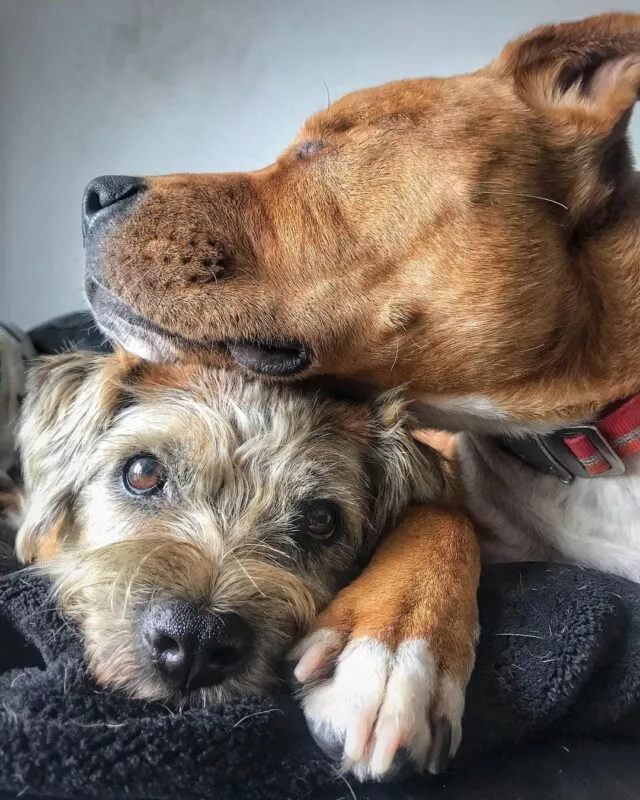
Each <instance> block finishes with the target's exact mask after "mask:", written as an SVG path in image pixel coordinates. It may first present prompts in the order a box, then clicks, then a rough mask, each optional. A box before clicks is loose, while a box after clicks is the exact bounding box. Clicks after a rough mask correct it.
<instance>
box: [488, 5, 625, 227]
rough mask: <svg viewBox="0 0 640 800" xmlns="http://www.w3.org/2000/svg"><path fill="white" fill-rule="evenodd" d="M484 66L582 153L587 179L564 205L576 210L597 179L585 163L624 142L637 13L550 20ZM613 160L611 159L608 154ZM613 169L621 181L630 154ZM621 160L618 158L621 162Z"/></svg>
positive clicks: (588, 199) (555, 138)
mask: <svg viewBox="0 0 640 800" xmlns="http://www.w3.org/2000/svg"><path fill="white" fill-rule="evenodd" d="M489 70H490V71H491V72H492V73H493V74H496V75H499V76H500V77H501V78H506V79H507V80H509V81H511V82H512V83H513V85H514V88H515V90H516V92H517V94H518V95H519V96H520V98H521V99H522V100H524V102H525V103H527V104H528V105H529V106H531V107H532V108H533V109H535V110H537V111H539V112H542V114H543V119H544V120H545V122H546V128H547V133H548V134H549V135H550V136H551V137H552V143H553V144H554V145H556V146H559V147H561V148H564V149H565V152H564V157H565V158H569V159H570V155H568V153H570V151H571V148H577V150H578V151H579V153H580V155H581V157H582V158H583V159H584V157H585V156H586V159H585V160H583V162H582V163H581V165H580V168H581V170H582V171H583V172H584V171H585V164H586V165H587V168H586V171H587V175H586V179H587V181H591V183H592V185H591V186H589V185H588V184H586V185H585V186H583V188H582V189H580V190H578V191H576V192H574V193H573V194H572V197H571V198H570V202H568V203H567V204H568V205H569V206H570V210H571V211H575V210H576V208H577V210H578V213H580V212H581V209H580V208H579V206H580V204H581V202H584V203H587V204H588V203H591V204H592V203H593V196H594V190H597V187H596V186H594V185H593V184H594V183H595V182H596V180H597V177H596V175H595V173H594V175H593V176H591V175H589V173H588V162H589V161H591V160H593V161H596V160H597V161H599V162H600V163H599V164H594V166H596V167H598V168H599V167H600V165H601V163H602V162H603V160H604V159H606V158H607V151H609V150H610V149H611V147H612V146H614V145H616V144H618V145H621V144H626V142H624V139H625V136H626V132H627V125H628V121H629V118H630V114H631V111H632V109H633V106H634V104H635V102H636V100H637V99H638V91H639V90H640V14H602V15H600V16H597V17H590V18H588V19H584V20H581V21H579V22H572V23H566V24H561V25H547V26H543V27H541V28H537V29H535V30H534V31H532V32H531V33H529V34H527V35H525V36H523V37H521V38H520V39H517V40H515V41H514V42H511V43H510V44H508V45H507V46H506V47H505V48H504V50H503V51H502V53H501V54H500V55H499V56H498V58H497V59H496V60H495V61H494V62H493V63H492V64H491V65H490V66H489ZM609 161H611V158H609ZM615 161H616V163H615V165H613V167H612V169H614V170H616V174H614V175H613V176H610V175H607V176H606V179H607V180H611V178H613V180H619V179H623V178H625V177H626V176H628V175H630V174H631V159H630V156H629V153H628V152H627V151H626V150H624V152H622V153H618V157H617V158H616V160H615ZM619 161H623V162H624V163H623V164H620V163H618V162H619Z"/></svg>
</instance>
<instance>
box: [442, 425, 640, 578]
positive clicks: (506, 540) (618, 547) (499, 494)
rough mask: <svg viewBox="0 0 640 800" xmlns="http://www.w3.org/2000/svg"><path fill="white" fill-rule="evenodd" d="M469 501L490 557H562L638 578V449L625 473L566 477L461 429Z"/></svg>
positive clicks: (461, 456)
mask: <svg viewBox="0 0 640 800" xmlns="http://www.w3.org/2000/svg"><path fill="white" fill-rule="evenodd" d="M457 438H458V442H457V444H458V455H459V461H460V465H461V468H462V475H463V481H464V486H465V490H466V498H467V507H468V509H469V511H470V513H471V514H472V516H473V518H474V520H475V522H476V524H477V526H478V529H479V531H480V533H481V543H482V549H483V556H484V559H485V561H529V560H534V561H560V562H565V563H570V564H578V565H580V566H584V567H593V568H595V569H601V570H604V571H606V572H611V573H614V574H616V575H621V576H623V577H625V578H629V579H631V580H633V581H637V582H640V457H639V456H637V455H636V456H633V457H632V458H630V459H628V460H627V461H626V469H627V471H626V473H625V474H624V475H621V476H617V477H612V478H597V479H594V480H589V479H580V478H577V479H576V480H574V481H573V483H572V484H570V485H567V484H564V483H562V482H561V481H559V480H558V479H557V478H555V477H552V476H548V475H542V474H538V473H536V472H534V471H532V470H531V469H530V468H529V467H527V466H526V465H524V464H521V463H520V462H519V461H518V460H517V459H516V458H514V457H513V456H510V455H508V454H506V453H504V452H503V451H501V450H500V448H499V447H498V446H497V445H496V443H495V441H494V440H492V439H490V438H488V437H483V436H477V435H471V434H459V435H458V437H457Z"/></svg>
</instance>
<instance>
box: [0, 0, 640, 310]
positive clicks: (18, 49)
mask: <svg viewBox="0 0 640 800" xmlns="http://www.w3.org/2000/svg"><path fill="white" fill-rule="evenodd" d="M620 6H626V8H628V9H629V10H638V11H640V0H626V2H606V1H605V0H562V3H560V2H558V0H529V1H528V2H523V0H510V2H508V3H507V2H506V0H491V1H490V2H479V0H448V2H442V0H316V1H314V0H0V318H3V319H8V320H12V321H14V322H17V323H18V324H21V325H23V326H31V325H33V324H35V323H38V322H40V321H43V320H44V319H46V318H48V317H50V316H51V315H53V314H58V313H61V312H64V311H69V310H73V309H76V308H78V307H79V306H81V305H82V304H83V299H82V260H83V254H82V245H81V239H80V222H79V204H80V197H81V193H82V189H83V187H84V185H85V184H86V182H87V181H88V180H89V179H90V178H92V177H94V176H95V175H99V174H102V173H125V174H126V173H129V174H150V173H151V174H152V173H154V172H158V173H164V172H181V171H191V170H193V171H218V170H230V169H233V170H235V169H257V168H259V167H260V166H262V165H263V164H265V163H268V162H269V161H271V160H272V159H273V158H274V156H275V155H276V154H277V153H278V151H279V150H280V149H281V148H282V147H283V146H284V145H285V144H286V143H287V141H288V140H289V138H290V137H291V136H292V135H293V134H294V133H295V131H296V129H297V128H298V126H299V125H300V123H301V122H302V120H303V119H304V118H305V117H306V116H307V115H308V114H310V113H312V112H313V111H316V110H317V109H318V108H320V107H322V106H323V104H324V103H325V102H326V99H327V98H326V91H327V90H326V89H325V84H326V86H327V87H328V89H329V92H330V94H331V96H332V97H334V98H335V97H338V96H339V95H341V94H343V93H344V92H347V91H349V90H351V89H355V88H359V87H362V86H366V85H371V84H375V83H380V82H382V81H386V80H390V79H394V78H400V77H410V76H420V75H428V74H432V75H446V74H449V73H455V72H463V71H468V70H472V69H475V68H477V67H479V66H481V65H483V64H484V63H486V62H488V61H489V60H490V59H491V58H492V57H493V56H494V55H495V54H497V52H498V51H499V49H500V47H501V46H502V45H503V44H504V43H505V41H506V40H507V39H509V38H511V37H513V36H515V35H517V34H519V33H522V32H524V31H525V30H526V29H527V28H529V27H532V26H533V25H536V24H538V23H541V22H551V21H557V20H559V19H570V18H574V17H581V16H586V15H588V14H594V13H597V12H599V11H604V10H612V9H616V8H619V7H620ZM635 130H636V131H637V132H639V133H640V123H639V122H638V120H636V122H635ZM636 138H638V139H640V137H638V136H636Z"/></svg>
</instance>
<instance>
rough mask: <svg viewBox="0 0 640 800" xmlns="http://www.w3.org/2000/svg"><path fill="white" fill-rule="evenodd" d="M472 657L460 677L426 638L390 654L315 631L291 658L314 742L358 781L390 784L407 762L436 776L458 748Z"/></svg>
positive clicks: (367, 642)
mask: <svg viewBox="0 0 640 800" xmlns="http://www.w3.org/2000/svg"><path fill="white" fill-rule="evenodd" d="M472 653H473V651H471V663H469V664H468V665H467V667H466V668H465V669H464V674H456V672H455V671H454V670H452V669H451V665H447V664H446V663H443V660H442V658H441V657H440V656H439V655H438V653H437V652H435V651H434V648H433V646H432V644H431V643H430V641H429V639H428V638H415V639H405V640H403V641H401V642H400V643H399V644H398V646H397V647H393V646H390V645H389V644H387V643H385V642H384V641H383V640H382V639H378V638H373V637H355V638H351V637H350V636H347V637H345V635H344V633H341V632H338V630H336V629H335V628H321V629H319V630H317V631H316V632H315V633H313V634H311V635H310V636H309V637H307V638H306V639H305V640H304V641H303V642H302V643H301V644H300V645H298V647H297V648H296V651H295V654H296V655H300V660H299V661H298V664H297V667H296V670H295V675H296V677H297V679H298V680H299V681H300V682H301V683H302V684H303V689H302V708H303V711H304V714H305V716H306V718H307V722H308V724H309V728H310V731H311V733H312V735H313V737H314V739H315V740H316V742H317V743H318V745H319V746H320V747H321V748H322V749H323V750H324V751H325V752H326V753H327V755H329V756H331V757H332V758H336V759H341V760H342V761H343V763H344V765H345V767H346V768H347V769H348V770H349V771H351V772H352V773H353V774H354V775H355V776H356V777H357V778H358V779H359V780H383V779H385V780H388V779H390V778H392V777H395V776H396V774H397V773H398V772H399V771H400V770H401V769H402V767H403V766H405V765H406V764H407V763H408V764H409V765H411V767H412V768H413V769H415V770H417V771H420V772H421V771H423V770H425V769H426V770H427V771H429V772H432V773H437V772H440V771H441V770H442V769H444V767H445V766H446V764H447V763H448V761H449V758H450V757H451V756H452V755H453V754H454V753H455V751H456V750H457V748H458V745H459V744H460V739H461V736H462V728H461V721H462V712H463V709H464V692H465V688H466V683H467V680H468V674H469V673H470V671H471V666H472V660H473V655H472ZM331 669H332V670H333V671H332V673H331V674H330V675H328V676H327V672H328V671H329V670H331Z"/></svg>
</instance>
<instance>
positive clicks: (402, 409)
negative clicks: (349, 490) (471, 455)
mask: <svg viewBox="0 0 640 800" xmlns="http://www.w3.org/2000/svg"><path fill="white" fill-rule="evenodd" d="M373 417H374V426H375V430H374V446H373V452H374V457H373V465H372V484H373V491H374V498H373V515H372V516H373V519H372V524H373V526H374V528H375V530H376V531H378V532H382V530H383V529H384V528H385V527H387V526H388V525H392V524H393V523H394V522H395V520H396V519H397V518H398V516H399V515H400V514H401V513H402V512H403V511H404V510H405V509H406V508H407V506H409V505H413V504H422V503H437V502H442V501H443V500H444V499H445V497H446V494H447V488H448V486H447V482H448V475H447V472H448V470H447V464H446V462H445V460H444V459H443V458H442V456H441V455H440V454H439V453H438V452H437V451H436V450H434V449H433V448H431V447H429V446H428V445H426V444H423V443H422V442H419V441H417V440H416V439H415V438H414V437H413V435H412V431H413V430H415V429H416V428H417V427H418V425H417V423H416V422H415V420H414V419H413V418H412V416H411V414H410V412H409V409H408V405H407V403H406V402H405V401H404V400H403V399H402V398H401V397H400V395H399V393H398V392H395V391H392V392H385V393H384V394H382V395H380V396H379V397H377V398H376V399H375V401H374V402H373Z"/></svg>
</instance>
